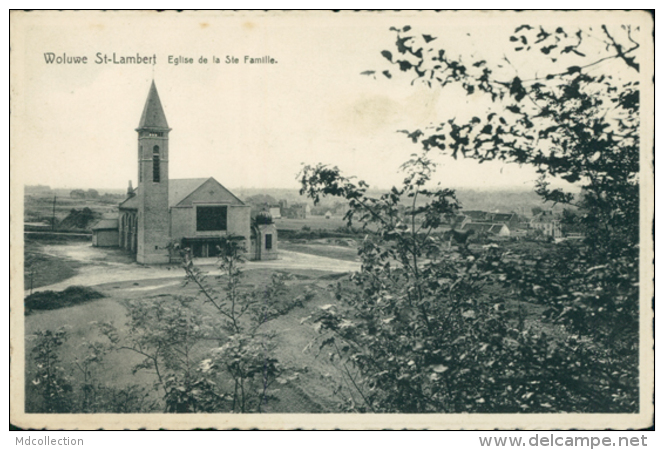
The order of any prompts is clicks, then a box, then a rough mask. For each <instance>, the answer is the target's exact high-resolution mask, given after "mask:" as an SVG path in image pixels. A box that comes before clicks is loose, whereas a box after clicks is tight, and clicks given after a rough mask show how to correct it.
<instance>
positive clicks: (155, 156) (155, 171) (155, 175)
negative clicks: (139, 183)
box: [152, 145, 159, 183]
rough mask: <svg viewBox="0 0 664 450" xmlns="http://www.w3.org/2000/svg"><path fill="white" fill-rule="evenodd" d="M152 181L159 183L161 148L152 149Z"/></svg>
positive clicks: (156, 146)
mask: <svg viewBox="0 0 664 450" xmlns="http://www.w3.org/2000/svg"><path fill="white" fill-rule="evenodd" d="M152 181H154V182H155V183H159V146H158V145H155V146H154V147H153V148H152Z"/></svg>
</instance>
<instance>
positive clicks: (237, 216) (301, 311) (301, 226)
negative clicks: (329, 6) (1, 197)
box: [10, 11, 655, 445]
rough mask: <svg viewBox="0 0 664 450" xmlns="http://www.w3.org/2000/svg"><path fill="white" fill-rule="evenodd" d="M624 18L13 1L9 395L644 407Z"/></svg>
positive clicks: (649, 100)
mask: <svg viewBox="0 0 664 450" xmlns="http://www.w3.org/2000/svg"><path fill="white" fill-rule="evenodd" d="M653 35H654V14H653V15H651V14H650V13H648V12H646V11H633V12H627V11H585V12H563V11H539V12H537V11H530V12H529V11H525V12H512V11H462V12H453V11H441V12H433V11H421V12H416V11H410V12H395V11H382V12H378V11H372V12H370V11H364V12H351V11H340V12H332V11H329V12H328V11H290V12H289V11H282V12H277V11H267V12H266V11H244V12H230V11H226V12H224V11H218V12H214V11H200V12H197V11H184V12H175V11H162V12H156V11H154V12H153V11H108V12H101V11H85V12H77V11H12V12H11V13H10V47H11V48H10V64H11V65H10V106H11V108H10V109H11V113H10V172H11V181H10V189H11V192H10V195H11V214H10V215H11V218H10V276H11V279H10V297H11V298H10V335H11V358H10V422H11V423H12V424H13V425H15V426H17V427H20V428H22V429H28V428H32V429H47V430H58V429H79V430H87V429H109V430H112V429H139V428H146V429H174V430H187V429H193V428H214V429H229V428H239V429H249V428H258V429H297V428H299V429H333V428H338V429H456V430H461V429H467V430H487V429H506V430H516V429H521V430H524V429H525V430H537V429H559V430H569V429H585V430H588V429H601V430H605V429H615V430H629V429H639V428H647V427H650V426H654V350H653V348H654V329H653V320H654V310H653V305H654V303H653V300H654V208H655V204H654V81H653V80H654V78H653V74H654V50H653V48H654V38H653ZM524 445H525V444H524ZM614 445H615V444H614Z"/></svg>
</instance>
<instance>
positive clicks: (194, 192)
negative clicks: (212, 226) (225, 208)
mask: <svg viewBox="0 0 664 450" xmlns="http://www.w3.org/2000/svg"><path fill="white" fill-rule="evenodd" d="M169 183H170V185H169V195H168V197H169V201H168V203H169V206H170V207H171V208H172V207H176V206H177V207H188V206H193V204H194V203H222V204H227V205H238V206H244V203H243V202H242V200H240V199H239V198H237V197H236V196H235V195H233V193H232V192H231V191H229V190H228V189H226V188H225V187H224V186H222V185H221V183H219V182H218V181H217V180H215V179H214V178H212V177H210V178H207V179H205V178H195V179H189V180H170V182H169Z"/></svg>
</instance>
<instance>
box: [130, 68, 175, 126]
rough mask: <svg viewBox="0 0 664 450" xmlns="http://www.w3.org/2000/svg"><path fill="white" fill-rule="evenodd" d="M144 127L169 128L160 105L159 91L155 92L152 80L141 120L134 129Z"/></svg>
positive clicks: (155, 88)
mask: <svg viewBox="0 0 664 450" xmlns="http://www.w3.org/2000/svg"><path fill="white" fill-rule="evenodd" d="M145 129H153V130H164V131H166V130H169V128H168V122H166V115H165V114H164V109H163V108H162V107H161V101H160V100H159V93H158V92H157V86H155V84H154V80H152V85H151V86H150V92H149V93H148V99H147V100H146V101H145V107H144V108H143V114H142V115H141V121H140V123H139V124H138V128H137V129H136V131H139V130H145Z"/></svg>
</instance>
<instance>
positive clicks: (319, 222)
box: [274, 216, 346, 231]
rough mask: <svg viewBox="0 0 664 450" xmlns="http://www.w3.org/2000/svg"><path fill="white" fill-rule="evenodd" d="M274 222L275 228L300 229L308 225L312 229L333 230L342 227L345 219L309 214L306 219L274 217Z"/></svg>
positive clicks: (344, 224)
mask: <svg viewBox="0 0 664 450" xmlns="http://www.w3.org/2000/svg"><path fill="white" fill-rule="evenodd" d="M274 223H275V224H276V225H277V230H291V231H300V230H302V227H305V226H306V227H309V228H311V229H312V230H327V231H334V230H337V229H338V228H344V227H345V226H346V221H345V220H343V218H342V217H330V218H329V219H326V218H325V216H309V217H308V218H306V219H276V220H275V221H274Z"/></svg>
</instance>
